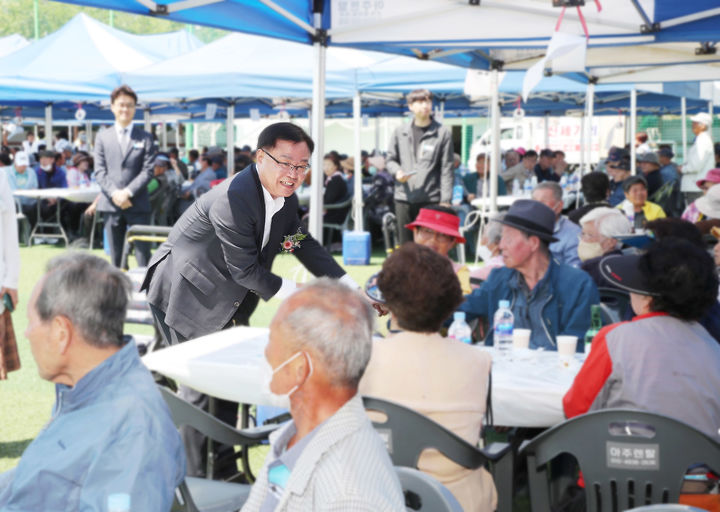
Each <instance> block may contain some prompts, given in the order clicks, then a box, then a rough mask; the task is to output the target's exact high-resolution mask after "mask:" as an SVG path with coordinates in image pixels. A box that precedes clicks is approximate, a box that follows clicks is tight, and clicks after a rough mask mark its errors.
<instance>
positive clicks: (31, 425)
mask: <svg viewBox="0 0 720 512" xmlns="http://www.w3.org/2000/svg"><path fill="white" fill-rule="evenodd" d="M64 251H65V249H64V248H63V247H53V246H46V245H38V246H34V247H21V249H20V257H21V264H22V268H21V272H20V286H19V295H20V301H19V303H18V307H17V309H16V311H15V313H13V324H14V327H15V334H16V337H17V341H18V348H19V350H20V362H21V365H22V368H21V369H20V370H18V371H16V372H12V373H10V374H8V379H7V380H4V381H0V472H3V471H6V470H8V469H10V468H12V467H14V466H15V465H16V464H17V461H18V459H19V458H20V456H21V455H22V452H23V450H24V449H25V447H26V446H27V445H28V444H29V443H30V442H31V441H32V440H33V439H34V438H35V436H37V434H38V432H39V431H40V429H41V428H42V427H43V425H44V424H45V423H46V422H47V421H48V420H49V419H50V412H51V408H52V404H53V401H54V390H53V385H52V384H51V383H49V382H46V381H44V380H42V379H40V377H39V376H38V374H37V368H36V366H35V361H34V360H33V358H32V354H31V353H30V346H29V344H28V341H27V339H26V338H25V328H26V326H27V301H28V299H29V297H30V293H31V292H32V289H33V286H35V283H36V282H37V281H38V279H39V278H40V277H41V276H42V275H43V273H44V269H45V265H46V263H47V262H48V261H49V260H50V259H51V258H53V257H54V256H57V255H59V254H62V253H63V252H64ZM93 252H94V253H95V254H97V255H98V256H104V254H103V253H102V251H100V250H95V251H93ZM335 257H336V259H337V260H338V262H340V263H341V264H342V258H341V257H340V256H335ZM384 258H385V256H384V253H383V252H382V251H377V252H375V253H374V254H373V257H372V259H371V261H370V265H368V266H349V267H346V270H347V272H348V273H349V274H350V275H351V276H352V277H353V278H354V279H355V281H357V283H358V284H361V285H362V284H364V283H365V281H366V280H367V278H368V277H370V276H371V275H372V274H374V273H375V272H377V271H378V270H379V268H380V265H381V264H382V262H383V260H384ZM130 265H131V267H132V266H134V265H135V262H134V260H132V258H131V263H130ZM273 271H274V272H275V273H276V274H278V275H280V276H283V277H287V278H291V279H295V280H298V281H304V280H306V279H309V277H312V276H307V275H304V267H302V266H301V265H300V263H299V261H298V260H297V259H296V258H295V257H294V256H292V255H284V254H281V255H279V256H278V257H277V258H276V259H275V263H274V265H273ZM279 304H280V301H279V300H277V299H272V300H270V301H268V302H262V301H261V303H260V305H259V306H258V308H257V310H256V311H255V314H254V315H253V317H252V319H251V325H253V326H267V325H269V324H270V320H271V319H272V317H273V315H274V314H275V311H276V309H277V307H278V306H279ZM126 332H129V333H137V334H149V333H151V332H152V331H151V330H150V328H147V327H143V326H132V325H128V326H127V329H126ZM253 466H255V464H253Z"/></svg>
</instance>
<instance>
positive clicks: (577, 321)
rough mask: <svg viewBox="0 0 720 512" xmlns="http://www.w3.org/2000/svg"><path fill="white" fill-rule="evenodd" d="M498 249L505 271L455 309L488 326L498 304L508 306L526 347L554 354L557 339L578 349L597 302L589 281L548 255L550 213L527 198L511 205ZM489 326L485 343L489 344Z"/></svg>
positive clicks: (552, 221)
mask: <svg viewBox="0 0 720 512" xmlns="http://www.w3.org/2000/svg"><path fill="white" fill-rule="evenodd" d="M498 222H500V223H501V224H503V228H502V238H501V240H500V250H501V252H502V257H503V261H504V262H505V267H501V268H497V269H495V270H493V271H492V272H491V273H490V275H489V276H488V279H487V280H486V281H485V282H484V283H483V284H482V285H481V286H480V287H479V288H478V289H477V290H475V291H473V292H472V293H471V294H470V295H469V296H468V297H467V300H466V301H465V302H464V303H463V304H462V305H461V306H460V310H461V311H465V313H466V314H467V315H468V317H469V318H471V319H472V318H474V317H485V318H486V319H489V321H490V322H492V318H493V317H494V315H495V311H496V310H497V308H498V302H499V301H501V300H508V301H510V308H511V309H512V312H513V314H514V315H515V327H516V328H524V329H531V331H532V334H531V336H530V348H544V349H545V350H556V349H557V345H556V342H555V339H556V337H557V336H558V335H563V334H567V335H572V336H577V337H578V347H580V346H581V344H582V339H583V336H584V335H585V332H586V331H587V330H588V328H589V327H590V306H591V305H593V304H598V303H599V302H600V296H599V295H598V291H597V288H596V287H595V284H594V283H593V281H592V279H591V278H590V276H589V275H588V274H587V273H585V272H583V271H582V270H579V269H577V268H573V267H571V266H569V265H565V264H558V263H556V262H555V261H554V260H553V258H552V257H551V255H550V249H549V245H550V243H552V242H555V241H556V238H555V237H554V236H553V230H554V228H555V213H554V212H553V211H552V210H551V209H550V208H548V207H547V206H545V205H544V204H542V203H540V202H538V201H533V200H530V199H520V200H518V201H515V203H513V205H512V206H511V207H510V210H508V213H507V215H505V217H504V218H503V219H500V220H498ZM491 327H492V325H490V328H488V334H487V336H486V338H485V343H486V344H487V345H491V344H492V328H491Z"/></svg>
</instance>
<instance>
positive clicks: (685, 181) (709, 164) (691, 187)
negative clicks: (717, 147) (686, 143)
mask: <svg viewBox="0 0 720 512" xmlns="http://www.w3.org/2000/svg"><path fill="white" fill-rule="evenodd" d="M690 120H691V121H692V131H693V133H694V134H695V142H694V143H693V145H692V147H691V148H690V151H688V154H687V158H686V159H685V164H684V165H683V166H682V169H681V171H682V184H681V187H680V189H681V190H682V192H683V193H688V192H700V189H698V187H697V185H696V184H695V182H696V181H697V179H698V178H702V177H703V176H705V174H706V173H707V172H708V171H709V170H710V169H712V168H713V167H715V153H714V150H713V142H712V137H711V136H710V133H711V129H712V116H711V115H710V114H708V113H707V112H700V113H699V114H695V115H694V116H692V117H691V118H690Z"/></svg>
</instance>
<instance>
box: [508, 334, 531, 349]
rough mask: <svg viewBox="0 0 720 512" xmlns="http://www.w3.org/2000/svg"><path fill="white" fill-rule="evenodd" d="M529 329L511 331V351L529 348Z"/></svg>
mask: <svg viewBox="0 0 720 512" xmlns="http://www.w3.org/2000/svg"><path fill="white" fill-rule="evenodd" d="M530 333H531V331H530V329H513V345H512V346H513V350H520V349H524V348H529V347H530Z"/></svg>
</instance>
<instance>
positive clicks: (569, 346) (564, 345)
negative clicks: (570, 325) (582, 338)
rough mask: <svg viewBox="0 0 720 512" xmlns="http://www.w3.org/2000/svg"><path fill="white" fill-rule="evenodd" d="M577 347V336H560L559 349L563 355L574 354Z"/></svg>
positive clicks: (558, 339) (558, 340)
mask: <svg viewBox="0 0 720 512" xmlns="http://www.w3.org/2000/svg"><path fill="white" fill-rule="evenodd" d="M576 348H577V336H558V337H557V349H558V354H560V355H561V356H568V357H569V356H572V355H573V354H574V353H575V350H576Z"/></svg>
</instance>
